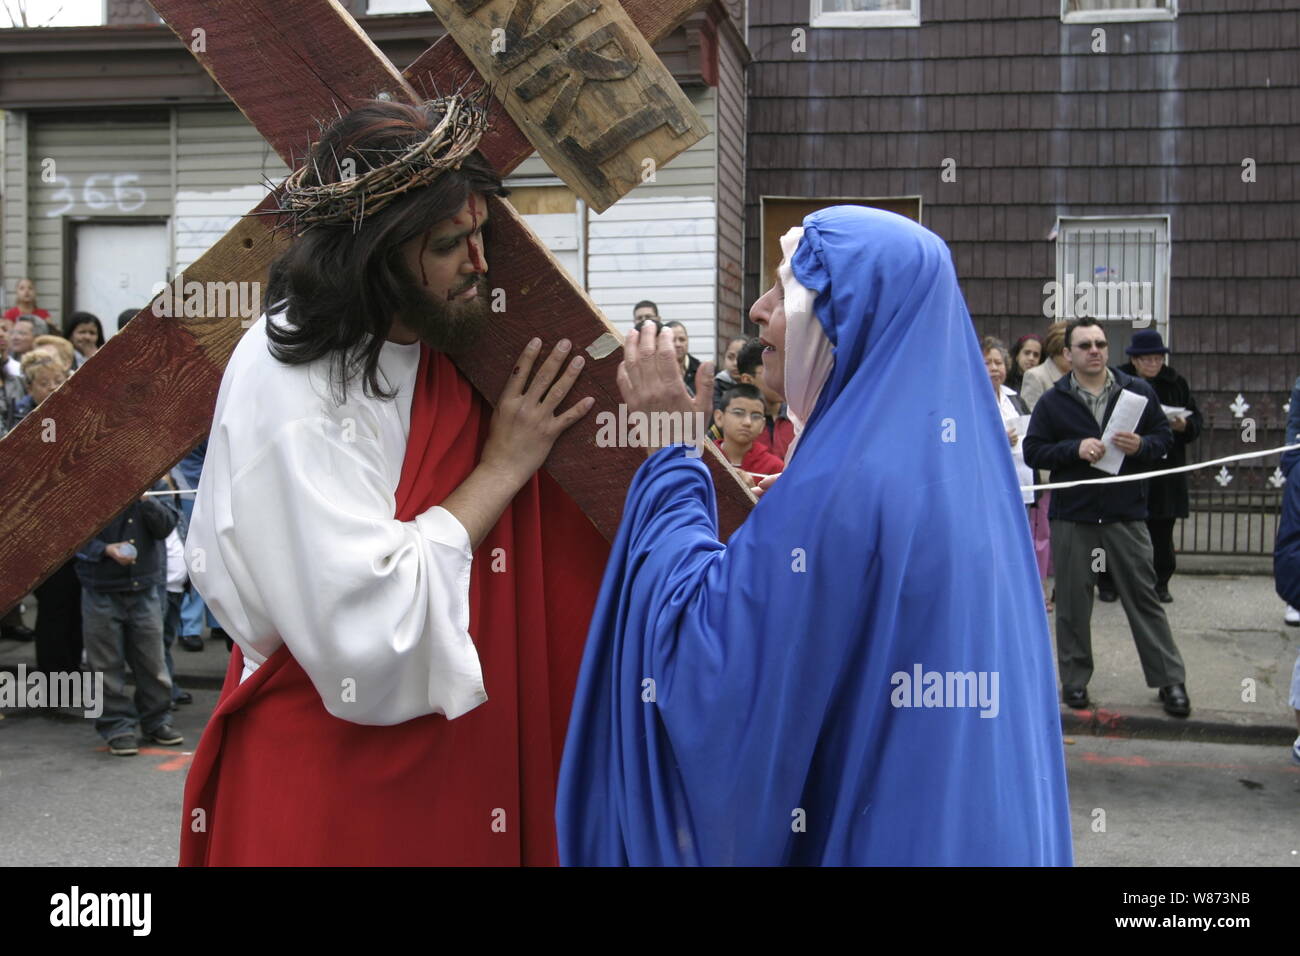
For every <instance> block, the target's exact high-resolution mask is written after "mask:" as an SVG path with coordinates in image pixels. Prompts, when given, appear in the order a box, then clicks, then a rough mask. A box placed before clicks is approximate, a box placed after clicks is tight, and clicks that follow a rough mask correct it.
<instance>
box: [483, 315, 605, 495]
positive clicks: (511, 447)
mask: <svg viewBox="0 0 1300 956" xmlns="http://www.w3.org/2000/svg"><path fill="white" fill-rule="evenodd" d="M571 348H572V343H570V342H569V340H568V339H561V340H560V342H559V343H558V344H557V345H556V346H555V348H554V349H552V350H551V354H550V355H549V356H548V357H547V359H546V361H545V362H543V363H542V367H541V368H540V369H538V370H537V374H536V375H535V376H533V380H532V382H531V383H529V384H528V386H527V388H525V383H526V382H528V376H529V375H530V374H532V370H533V363H534V362H536V361H537V356H538V355H539V354H540V353H541V351H542V340H541V339H533V340H532V341H531V342H529V343H528V346H527V347H526V348H525V349H524V351H523V354H522V355H520V356H519V361H518V363H517V364H516V365H515V368H514V371H513V372H512V373H511V375H510V378H509V380H508V381H507V382H506V387H505V389H504V390H503V391H502V392H501V398H500V399H498V401H497V407H496V411H495V412H493V414H492V425H491V428H490V430H489V432H488V440H487V444H485V445H484V446H483V457H482V458H481V459H480V460H481V461H482V463H483V464H484V465H486V466H488V467H490V468H495V469H497V470H499V471H500V472H501V473H503V474H506V475H510V476H511V477H513V478H516V479H518V482H519V484H520V485H521V486H522V485H523V483H524V482H525V481H527V480H528V479H529V478H531V477H532V476H533V473H534V472H535V471H537V469H538V468H541V467H542V463H543V462H545V461H546V456H547V455H549V454H550V453H551V446H552V445H554V444H555V440H556V439H557V438H559V437H560V435H561V434H562V433H563V432H564V431H565V430H566V429H568V428H569V427H570V426H571V425H573V424H574V423H575V422H577V421H578V419H580V418H582V416H583V415H585V414H587V412H588V411H590V409H591V406H592V405H594V404H596V400H595V399H594V398H592V397H590V396H588V397H586V398H581V399H579V400H578V401H577V402H575V403H574V405H573V407H572V408H570V409H569V410H568V411H566V412H564V413H562V414H559V415H557V414H556V413H555V410H556V408H557V407H558V406H559V404H560V402H562V401H564V398H565V396H567V395H568V394H569V389H571V388H573V383H574V382H576V381H577V380H578V373H579V372H581V371H582V366H583V364H584V363H585V361H586V360H585V359H584V358H583V357H582V356H581V355H579V356H578V357H577V358H575V359H574V360H573V361H572V362H570V363H569V366H568V368H566V369H565V370H564V374H562V375H560V377H559V379H558V380H557V379H556V373H557V372H559V371H560V366H561V365H563V364H564V360H565V358H566V357H567V356H568V354H569V351H570V349H571ZM552 383H554V385H552Z"/></svg>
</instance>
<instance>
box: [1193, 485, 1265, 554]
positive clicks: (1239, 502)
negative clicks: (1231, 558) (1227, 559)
mask: <svg viewBox="0 0 1300 956" xmlns="http://www.w3.org/2000/svg"><path fill="white" fill-rule="evenodd" d="M1274 467H1275V464H1273V463H1270V464H1268V465H1267V466H1258V467H1254V468H1247V467H1245V463H1242V465H1241V466H1239V467H1237V468H1236V469H1234V473H1233V480H1232V482H1231V483H1230V484H1229V485H1228V486H1227V487H1225V488H1214V489H1206V488H1199V489H1198V488H1196V487H1192V489H1191V490H1190V501H1189V505H1190V509H1189V510H1190V512H1191V513H1190V515H1189V516H1188V517H1186V518H1183V519H1182V520H1180V521H1179V522H1178V523H1177V524H1176V525H1175V526H1174V546H1175V547H1176V548H1177V549H1178V551H1179V553H1181V554H1255V555H1271V554H1272V553H1273V539H1274V538H1275V537H1276V536H1277V525H1278V520H1279V518H1280V516H1281V513H1282V489H1280V488H1274V487H1273V486H1272V485H1271V484H1270V483H1269V478H1270V477H1271V476H1272V474H1273V469H1274ZM1233 485H1235V486H1236V487H1235V488H1234V487H1233Z"/></svg>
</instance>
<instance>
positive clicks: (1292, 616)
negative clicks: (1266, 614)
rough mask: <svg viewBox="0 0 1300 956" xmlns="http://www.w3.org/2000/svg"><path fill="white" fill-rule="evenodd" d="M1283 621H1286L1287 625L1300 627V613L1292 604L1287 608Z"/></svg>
mask: <svg viewBox="0 0 1300 956" xmlns="http://www.w3.org/2000/svg"><path fill="white" fill-rule="evenodd" d="M1282 620H1284V621H1286V622H1287V624H1289V625H1291V626H1292V627H1300V611H1297V610H1296V609H1295V608H1293V607H1292V606H1291V605H1290V604H1288V605H1287V606H1286V614H1285V616H1283V618H1282Z"/></svg>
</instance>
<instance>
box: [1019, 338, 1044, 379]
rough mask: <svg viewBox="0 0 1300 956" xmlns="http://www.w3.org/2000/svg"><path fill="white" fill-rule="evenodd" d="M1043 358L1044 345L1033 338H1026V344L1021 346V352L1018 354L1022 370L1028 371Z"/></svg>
mask: <svg viewBox="0 0 1300 956" xmlns="http://www.w3.org/2000/svg"><path fill="white" fill-rule="evenodd" d="M1042 360H1043V347H1042V346H1041V345H1039V344H1038V343H1037V342H1035V341H1034V340H1033V339H1025V341H1024V344H1023V345H1021V346H1020V353H1019V354H1018V355H1017V356H1016V363H1017V364H1018V365H1019V366H1020V371H1022V372H1028V371H1029V370H1030V369H1031V368H1033V367H1034V366H1036V365H1038V363H1039V362H1041V361H1042Z"/></svg>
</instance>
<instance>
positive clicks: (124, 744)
mask: <svg viewBox="0 0 1300 956" xmlns="http://www.w3.org/2000/svg"><path fill="white" fill-rule="evenodd" d="M108 752H109V753H111V754H112V755H113V756H114V757H134V756H135V755H136V754H138V753H139V752H140V747H139V745H138V744H137V743H136V740H135V737H133V736H132V735H131V734H119V735H118V736H116V737H114V738H113V739H112V740H110V741H109V742H108Z"/></svg>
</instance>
